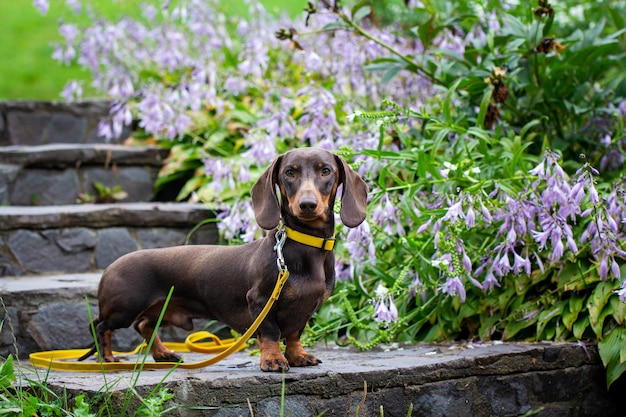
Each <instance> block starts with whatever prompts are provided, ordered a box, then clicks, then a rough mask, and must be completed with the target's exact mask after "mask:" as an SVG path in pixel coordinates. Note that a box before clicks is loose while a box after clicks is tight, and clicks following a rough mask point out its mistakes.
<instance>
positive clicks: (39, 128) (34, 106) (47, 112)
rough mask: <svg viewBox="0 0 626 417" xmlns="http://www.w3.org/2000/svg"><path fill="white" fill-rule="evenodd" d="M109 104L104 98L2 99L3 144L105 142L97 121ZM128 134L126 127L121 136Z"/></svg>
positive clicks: (0, 129) (0, 135) (0, 134)
mask: <svg viewBox="0 0 626 417" xmlns="http://www.w3.org/2000/svg"><path fill="white" fill-rule="evenodd" d="M109 108H110V102H109V101H105V100H97V101H84V102H79V103H61V102H43V101H0V146H10V145H24V146H33V145H47V144H53V143H83V144H85V143H102V142H104V139H103V138H102V137H101V136H99V135H98V123H99V122H100V120H101V119H103V118H106V117H107V116H108V115H109ZM128 134H129V131H128V130H125V131H124V132H122V135H121V136H120V139H123V138H126V137H128Z"/></svg>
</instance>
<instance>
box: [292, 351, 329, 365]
mask: <svg viewBox="0 0 626 417" xmlns="http://www.w3.org/2000/svg"><path fill="white" fill-rule="evenodd" d="M285 357H286V358H287V361H288V362H289V365H291V366H317V365H319V364H320V363H322V361H321V359H317V358H316V357H315V356H313V355H309V354H308V353H306V352H305V351H302V352H298V353H297V354H295V355H294V354H289V353H288V352H286V353H285Z"/></svg>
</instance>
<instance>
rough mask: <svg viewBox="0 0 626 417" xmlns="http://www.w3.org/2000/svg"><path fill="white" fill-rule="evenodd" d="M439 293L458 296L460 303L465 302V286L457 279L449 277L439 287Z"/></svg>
mask: <svg viewBox="0 0 626 417" xmlns="http://www.w3.org/2000/svg"><path fill="white" fill-rule="evenodd" d="M441 291H442V292H444V293H445V294H448V295H452V296H454V295H458V296H459V297H460V298H461V301H462V302H463V301H465V296H466V295H465V286H464V285H463V282H461V279H460V278H459V277H449V278H448V279H447V280H446V282H445V283H444V284H443V286H442V287H441Z"/></svg>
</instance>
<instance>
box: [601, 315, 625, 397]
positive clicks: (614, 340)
mask: <svg viewBox="0 0 626 417" xmlns="http://www.w3.org/2000/svg"><path fill="white" fill-rule="evenodd" d="M623 345H626V328H624V327H615V328H613V329H612V330H611V331H610V332H609V333H608V334H607V335H606V336H605V337H604V338H603V339H602V340H599V341H598V352H599V353H600V358H601V359H602V363H603V364H604V366H605V367H606V380H607V385H608V387H610V386H611V384H612V383H613V382H615V381H616V380H617V379H618V378H619V377H620V376H621V375H622V374H623V373H624V372H626V362H624V361H623V360H622V359H621V352H622V349H623V347H622V346H623Z"/></svg>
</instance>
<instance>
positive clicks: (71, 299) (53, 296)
mask: <svg viewBox="0 0 626 417" xmlns="http://www.w3.org/2000/svg"><path fill="white" fill-rule="evenodd" d="M101 274H102V272H101V271H97V272H92V273H76V274H41V275H36V276H32V275H23V276H13V277H2V278H0V298H1V300H2V304H3V305H2V307H1V308H0V319H1V320H2V322H3V326H2V328H1V329H0V356H1V357H6V356H7V355H9V354H14V355H15V354H17V355H18V356H19V357H21V358H27V357H28V355H29V354H30V353H32V352H37V351H42V350H56V349H73V348H84V347H86V346H89V345H90V344H91V343H92V340H93V339H92V337H91V334H90V331H89V317H90V316H91V317H95V316H97V314H98V303H97V292H98V282H99V281H100V276H101ZM87 303H89V309H88V308H87ZM161 333H162V335H163V337H164V338H166V340H175V341H183V340H184V339H185V337H186V336H187V334H188V333H189V332H184V331H182V330H180V329H173V328H172V329H163V330H162V331H161ZM140 342H141V338H140V337H139V335H138V334H137V333H136V332H135V330H133V329H132V328H128V329H120V330H119V331H117V332H116V333H115V335H114V343H115V348H116V349H118V350H121V351H128V350H132V349H133V348H134V347H135V346H137V345H138V344H139V343H140Z"/></svg>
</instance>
